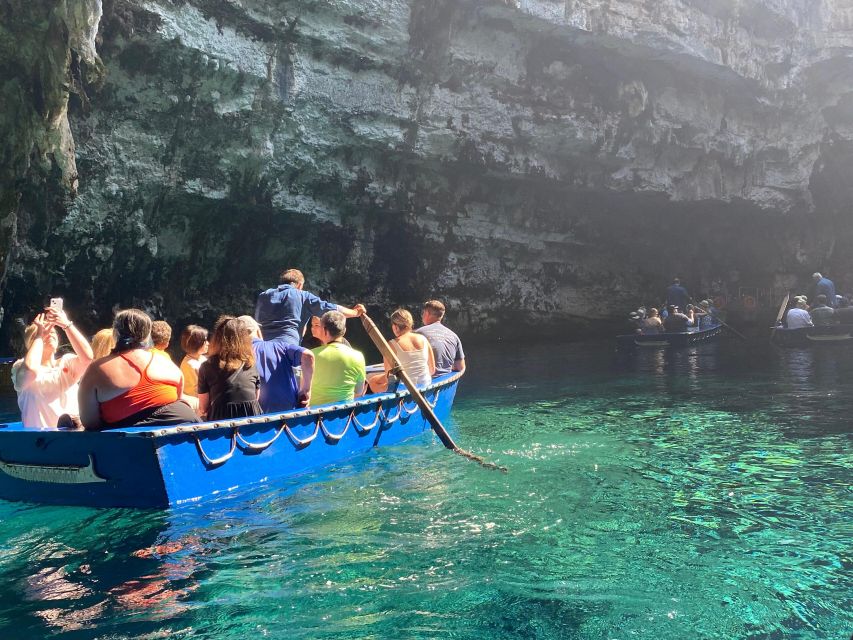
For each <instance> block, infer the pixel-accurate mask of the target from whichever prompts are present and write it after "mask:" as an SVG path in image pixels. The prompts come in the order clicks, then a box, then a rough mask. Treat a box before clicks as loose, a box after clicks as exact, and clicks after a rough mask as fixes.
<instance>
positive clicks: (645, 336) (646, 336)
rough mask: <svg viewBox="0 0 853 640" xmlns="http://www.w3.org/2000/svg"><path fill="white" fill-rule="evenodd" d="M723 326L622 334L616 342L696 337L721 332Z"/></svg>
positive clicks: (617, 337)
mask: <svg viewBox="0 0 853 640" xmlns="http://www.w3.org/2000/svg"><path fill="white" fill-rule="evenodd" d="M722 328H723V325H721V324H718V325H716V326H714V327H707V328H705V329H702V328H700V327H688V328H687V329H685V330H684V331H665V332H663V333H624V334H622V335H618V336H616V339H617V340H620V339H625V340H627V339H628V338H630V339H632V340H637V339H639V340H640V342H653V341H655V340H661V339H668V338H670V337H675V336H698V335H704V334H706V333H711V332H712V331H717V330H720V331H722Z"/></svg>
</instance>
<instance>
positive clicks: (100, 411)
mask: <svg viewBox="0 0 853 640" xmlns="http://www.w3.org/2000/svg"><path fill="white" fill-rule="evenodd" d="M113 338H114V340H115V347H114V348H113V350H112V352H111V353H110V354H109V355H108V356H105V357H103V358H100V359H98V360H96V361H95V362H93V363H92V364H91V365H90V366H89V368H88V369H87V370H86V373H85V374H84V375H83V379H82V380H81V381H80V392H79V395H78V400H79V404H80V420H81V421H82V422H83V426H84V427H85V428H86V430H89V431H100V430H103V429H114V428H117V427H131V426H139V425H147V424H162V425H169V424H183V423H189V422H198V416H196V414H195V412H194V411H193V410H192V409H191V408H190V406H189V405H188V404H187V403H186V402H184V401H182V400H180V397H181V392H182V389H183V384H184V380H183V376H182V375H181V370H180V369H178V367H177V366H176V365H175V364H174V363H173V362H172V361H171V360H168V359H166V358H156V357H154V354H153V353H152V352H151V351H149V349H150V347H151V318H149V317H148V314H146V313H145V312H144V311H140V310H139V309H124V310H122V311H119V312H118V313H117V314H116V317H115V321H114V322H113Z"/></svg>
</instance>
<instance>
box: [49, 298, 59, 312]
mask: <svg viewBox="0 0 853 640" xmlns="http://www.w3.org/2000/svg"><path fill="white" fill-rule="evenodd" d="M49 306H50V308H51V309H54V310H56V311H62V298H51V299H50V305H49Z"/></svg>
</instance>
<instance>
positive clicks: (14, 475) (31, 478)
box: [0, 372, 462, 508]
mask: <svg viewBox="0 0 853 640" xmlns="http://www.w3.org/2000/svg"><path fill="white" fill-rule="evenodd" d="M461 377H462V373H461V372H460V373H450V374H447V375H445V376H442V377H440V378H436V379H435V380H434V381H433V383H432V384H431V385H429V386H427V387H426V388H424V389H423V395H424V397H425V398H426V400H427V402H429V403H430V404H431V405H434V409H433V410H434V412H435V414H436V416H437V417H438V418H439V420H442V421H444V420H446V419H447V418H448V416H449V415H450V410H451V407H452V406H453V399H454V396H455V395H456V387H457V385H458V383H459V380H460V378H461ZM429 430H430V425H429V423H428V422H427V420H426V419H425V418H424V416H423V415H422V413H421V410H420V408H419V407H418V405H417V404H415V402H414V400H412V398H411V396H410V394H409V392H408V391H406V390H405V389H402V390H400V391H398V392H394V393H383V394H376V395H370V396H366V397H364V398H358V399H357V400H355V401H353V402H349V403H340V404H331V405H324V406H321V407H317V408H310V409H301V410H292V411H288V412H285V413H281V414H270V415H264V416H254V417H251V418H241V419H239V420H229V421H220V422H206V423H202V424H186V425H179V426H148V427H129V428H125V429H110V430H107V431H98V432H94V431H58V430H55V429H27V428H24V427H23V426H22V425H21V423H20V422H17V423H10V424H2V423H0V498H2V499H5V500H16V501H26V502H36V503H43V504H58V505H81V506H92V507H140V508H165V507H168V506H170V505H179V504H183V503H188V502H196V501H200V500H204V499H206V498H210V497H212V496H216V495H222V494H227V493H228V492H230V491H233V490H234V489H237V488H238V487H239V488H244V487H247V486H251V485H262V484H265V483H266V482H268V481H270V480H274V479H277V478H282V477H285V476H292V475H296V474H299V473H302V472H304V471H306V470H309V469H315V468H318V467H323V466H326V465H329V464H331V463H333V462H337V461H339V460H342V459H345V458H349V457H351V456H353V455H355V454H357V453H360V452H363V451H366V450H368V449H371V448H373V447H376V446H378V445H380V444H382V445H386V444H395V443H398V442H400V441H402V440H405V439H406V438H410V437H412V436H415V435H417V434H420V433H423V432H424V431H429Z"/></svg>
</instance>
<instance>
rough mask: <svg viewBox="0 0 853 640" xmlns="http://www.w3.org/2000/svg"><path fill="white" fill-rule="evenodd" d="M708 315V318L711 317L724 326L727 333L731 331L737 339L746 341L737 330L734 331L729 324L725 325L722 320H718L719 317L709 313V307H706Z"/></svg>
mask: <svg viewBox="0 0 853 640" xmlns="http://www.w3.org/2000/svg"><path fill="white" fill-rule="evenodd" d="M708 315H709V316H711V317H712V318H713V319H714V320H716V321H717V322H719V323H720V324H721V325H722V326H724V327H725V328H726V329H728V330H729V331H731V332H732V333H733V334H735V335H736V336H737V337H738V338H740V339H741V340H746V336H745V335H743V334H742V333H741V332H740V331H738V330H737V329H735V328H734V327H733V326H732V325H730V324H726V323H725V322H723V321H722V320H720V318H719V317H717V316H715V315H714V314H713V313H711V308H710V307H708Z"/></svg>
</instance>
